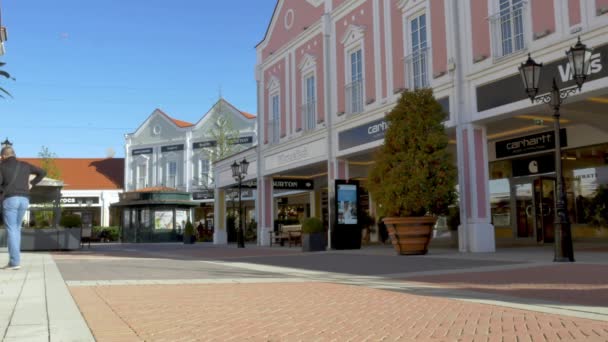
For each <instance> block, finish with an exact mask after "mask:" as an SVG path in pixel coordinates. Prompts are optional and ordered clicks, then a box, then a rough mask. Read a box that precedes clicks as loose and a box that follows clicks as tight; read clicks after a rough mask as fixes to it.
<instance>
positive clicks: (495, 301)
mask: <svg viewBox="0 0 608 342" xmlns="http://www.w3.org/2000/svg"><path fill="white" fill-rule="evenodd" d="M205 262H207V263H211V264H216V265H222V266H231V267H237V268H246V269H250V270H258V271H266V272H275V273H282V274H286V275H290V276H295V277H301V278H306V279H309V280H314V281H320V282H333V283H340V284H345V285H355V286H365V287H370V288H378V289H385V290H393V291H405V292H408V293H411V294H417V295H421V293H420V292H421V291H420V290H418V291H416V290H414V289H425V290H427V291H428V290H434V292H435V294H436V295H438V294H440V295H441V296H442V297H444V298H449V299H454V300H461V301H467V302H477V303H485V304H488V305H495V306H504V307H512V308H518V309H525V310H528V311H537V312H543V313H556V312H559V313H560V314H561V315H565V316H573V317H582V318H590V317H595V318H593V319H596V320H602V321H608V315H607V314H604V313H599V312H594V311H585V310H576V309H570V308H564V306H563V303H557V302H550V301H542V304H540V305H530V304H519V303H517V302H518V301H522V300H525V298H519V297H509V296H504V295H492V294H488V293H485V292H476V291H463V290H460V291H455V290H450V289H446V288H445V287H441V286H438V285H425V284H412V283H407V280H405V282H404V281H396V280H392V279H386V278H384V277H381V276H355V277H353V275H352V274H346V273H332V272H318V271H303V270H301V269H296V268H288V267H276V266H261V265H259V264H248V263H223V262H209V261H205ZM539 265H552V264H546V263H529V264H522V265H521V266H522V267H521V268H530V267H535V266H539ZM505 266H516V265H505ZM492 267H493V268H495V267H503V266H492ZM494 270H496V269H494ZM411 275H412V276H413V274H411ZM416 292H418V293H416ZM456 293H462V294H468V295H469V296H471V295H473V296H475V297H482V298H488V297H489V298H492V299H491V300H485V301H483V300H477V299H468V298H458V297H456V296H454V295H453V294H456ZM449 294H452V295H449ZM535 300H536V301H539V300H538V299H535Z"/></svg>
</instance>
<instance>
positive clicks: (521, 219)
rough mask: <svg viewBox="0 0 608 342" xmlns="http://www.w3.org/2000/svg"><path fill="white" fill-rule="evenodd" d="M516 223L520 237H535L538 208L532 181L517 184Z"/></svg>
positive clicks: (515, 190)
mask: <svg viewBox="0 0 608 342" xmlns="http://www.w3.org/2000/svg"><path fill="white" fill-rule="evenodd" d="M514 186H515V189H514V192H515V224H516V225H517V227H516V236H517V237H518V238H534V236H535V234H534V232H535V227H536V224H535V223H536V222H535V220H534V217H535V215H536V210H535V206H534V196H533V192H532V182H531V181H526V182H524V183H519V184H517V183H516V184H515V185H514Z"/></svg>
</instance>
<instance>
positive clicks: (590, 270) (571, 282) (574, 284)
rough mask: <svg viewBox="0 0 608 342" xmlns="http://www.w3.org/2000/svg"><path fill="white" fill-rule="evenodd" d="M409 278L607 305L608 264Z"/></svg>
mask: <svg viewBox="0 0 608 342" xmlns="http://www.w3.org/2000/svg"><path fill="white" fill-rule="evenodd" d="M406 281H407V282H409V283H411V282H420V283H425V284H435V285H439V286H442V287H449V288H458V289H466V290H471V291H482V292H488V293H496V294H502V295H509V296H517V297H524V298H528V299H530V300H533V299H542V300H551V301H559V302H563V303H572V304H577V305H585V306H597V307H606V308H608V265H594V264H555V265H547V266H536V267H530V268H522V269H511V270H502V271H493V272H478V273H477V272H476V273H467V274H444V275H434V276H422V277H409V278H406Z"/></svg>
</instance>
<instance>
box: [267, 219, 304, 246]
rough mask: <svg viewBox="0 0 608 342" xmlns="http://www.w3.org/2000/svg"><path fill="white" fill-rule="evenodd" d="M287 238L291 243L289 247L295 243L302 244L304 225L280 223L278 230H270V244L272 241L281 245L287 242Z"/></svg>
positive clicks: (295, 244)
mask: <svg viewBox="0 0 608 342" xmlns="http://www.w3.org/2000/svg"><path fill="white" fill-rule="evenodd" d="M285 240H287V242H288V243H289V247H291V245H292V244H293V245H294V246H297V245H298V244H300V246H301V245H302V225H301V224H291V225H279V230H278V231H276V232H275V231H270V246H271V247H272V243H273V242H274V243H275V244H276V243H278V244H280V245H281V246H283V244H284V243H285Z"/></svg>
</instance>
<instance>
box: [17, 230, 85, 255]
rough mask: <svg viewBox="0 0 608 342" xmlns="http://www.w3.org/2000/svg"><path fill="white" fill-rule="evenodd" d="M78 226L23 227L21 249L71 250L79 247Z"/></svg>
mask: <svg viewBox="0 0 608 342" xmlns="http://www.w3.org/2000/svg"><path fill="white" fill-rule="evenodd" d="M81 236H82V231H81V229H80V228H40V229H32V228H23V229H21V250H22V251H48V250H73V249H79V248H80V239H81Z"/></svg>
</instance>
